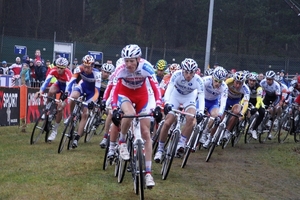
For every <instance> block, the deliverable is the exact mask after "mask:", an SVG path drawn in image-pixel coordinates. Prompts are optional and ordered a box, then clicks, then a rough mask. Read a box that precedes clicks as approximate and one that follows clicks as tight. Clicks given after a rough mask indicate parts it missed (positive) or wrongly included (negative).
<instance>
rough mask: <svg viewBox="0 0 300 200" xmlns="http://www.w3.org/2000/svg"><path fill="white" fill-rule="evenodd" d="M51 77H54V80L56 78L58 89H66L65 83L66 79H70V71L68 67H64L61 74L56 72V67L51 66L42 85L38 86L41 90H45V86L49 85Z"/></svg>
mask: <svg viewBox="0 0 300 200" xmlns="http://www.w3.org/2000/svg"><path fill="white" fill-rule="evenodd" d="M53 77H54V78H56V80H57V81H56V82H55V84H56V86H57V87H58V88H59V89H60V90H62V91H66V84H67V82H68V81H70V80H71V78H72V72H71V71H70V70H69V69H68V68H66V69H65V71H64V73H63V74H58V72H57V68H56V67H54V68H52V69H51V70H50V71H49V73H48V75H47V77H46V80H45V82H44V83H43V85H42V86H41V88H40V91H41V92H44V91H45V89H46V87H47V86H48V85H49V83H50V81H51V80H52V78H53ZM58 92H60V91H58Z"/></svg>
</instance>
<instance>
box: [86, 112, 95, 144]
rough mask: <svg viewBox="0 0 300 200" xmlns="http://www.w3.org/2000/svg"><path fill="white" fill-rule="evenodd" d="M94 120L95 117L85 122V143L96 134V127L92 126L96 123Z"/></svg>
mask: <svg viewBox="0 0 300 200" xmlns="http://www.w3.org/2000/svg"><path fill="white" fill-rule="evenodd" d="M96 120H97V119H96V117H90V118H89V119H88V121H87V128H86V133H85V136H84V142H85V143H86V142H89V141H91V139H92V137H93V136H94V134H95V132H96V126H95V125H94V124H95V123H96Z"/></svg>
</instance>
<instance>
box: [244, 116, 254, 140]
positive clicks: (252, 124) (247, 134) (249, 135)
mask: <svg viewBox="0 0 300 200" xmlns="http://www.w3.org/2000/svg"><path fill="white" fill-rule="evenodd" d="M256 119H257V115H253V116H252V117H251V118H250V123H249V125H248V126H247V127H246V131H245V139H244V142H245V144H248V143H250V142H251V140H252V139H253V138H252V134H251V133H250V132H249V131H250V130H253V126H254V125H255V123H256Z"/></svg>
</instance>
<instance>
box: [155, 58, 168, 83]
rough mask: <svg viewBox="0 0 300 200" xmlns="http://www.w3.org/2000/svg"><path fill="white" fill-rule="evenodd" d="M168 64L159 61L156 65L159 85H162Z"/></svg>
mask: <svg viewBox="0 0 300 200" xmlns="http://www.w3.org/2000/svg"><path fill="white" fill-rule="evenodd" d="M167 66H168V64H167V61H165V60H163V59H161V60H158V61H157V63H156V65H155V69H156V79H157V81H158V83H160V82H161V81H162V79H163V78H164V75H165V74H166V73H165V70H166V68H167Z"/></svg>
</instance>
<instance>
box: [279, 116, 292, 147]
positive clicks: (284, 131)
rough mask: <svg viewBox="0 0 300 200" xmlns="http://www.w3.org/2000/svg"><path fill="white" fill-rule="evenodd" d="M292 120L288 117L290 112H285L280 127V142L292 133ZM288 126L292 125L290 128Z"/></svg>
mask: <svg viewBox="0 0 300 200" xmlns="http://www.w3.org/2000/svg"><path fill="white" fill-rule="evenodd" d="M291 121H292V120H291V119H289V117H288V113H285V114H284V116H283V117H282V119H281V120H280V122H279V127H278V136H277V138H278V143H283V142H284V141H285V140H286V139H287V137H288V135H289V133H290V131H291V130H290V129H292V126H291V125H290V124H291V123H292V122H291ZM288 126H290V128H288Z"/></svg>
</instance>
